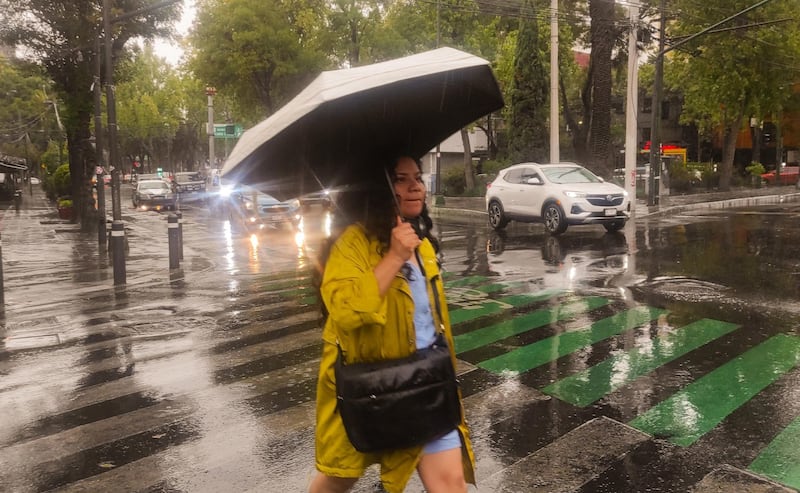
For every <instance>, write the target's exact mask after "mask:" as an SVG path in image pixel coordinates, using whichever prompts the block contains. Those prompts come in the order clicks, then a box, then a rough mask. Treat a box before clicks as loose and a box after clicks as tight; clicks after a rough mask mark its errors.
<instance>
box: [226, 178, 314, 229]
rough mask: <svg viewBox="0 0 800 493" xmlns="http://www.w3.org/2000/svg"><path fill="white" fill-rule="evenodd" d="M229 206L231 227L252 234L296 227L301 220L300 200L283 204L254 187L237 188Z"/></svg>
mask: <svg viewBox="0 0 800 493" xmlns="http://www.w3.org/2000/svg"><path fill="white" fill-rule="evenodd" d="M227 205H228V219H229V220H230V221H231V225H232V226H233V227H238V228H240V229H243V230H245V231H248V232H251V233H256V232H259V231H264V230H266V229H277V228H280V227H284V228H285V227H294V226H296V225H297V223H298V221H299V219H300V201H299V200H297V199H292V200H288V201H286V202H282V201H280V200H278V199H276V198H275V197H273V196H272V195H269V194H267V193H264V192H261V191H259V190H256V189H255V188H252V187H246V186H240V187H237V188H236V189H235V190H233V191H232V192H231V193H230V195H229V196H228V201H227Z"/></svg>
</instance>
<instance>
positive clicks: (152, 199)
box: [133, 180, 177, 211]
mask: <svg viewBox="0 0 800 493" xmlns="http://www.w3.org/2000/svg"><path fill="white" fill-rule="evenodd" d="M176 204H177V196H176V195H175V192H173V191H172V186H170V184H169V183H167V182H166V181H164V180H139V181H137V182H136V189H135V190H134V191H133V206H134V207H136V208H137V209H141V210H144V211H146V210H157V211H160V210H162V209H171V210H175V208H176Z"/></svg>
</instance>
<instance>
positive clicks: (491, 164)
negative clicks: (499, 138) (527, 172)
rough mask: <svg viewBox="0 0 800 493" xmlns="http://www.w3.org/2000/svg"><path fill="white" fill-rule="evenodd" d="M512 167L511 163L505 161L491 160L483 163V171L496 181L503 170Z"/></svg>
mask: <svg viewBox="0 0 800 493" xmlns="http://www.w3.org/2000/svg"><path fill="white" fill-rule="evenodd" d="M510 165H511V163H510V162H508V161H505V160H491V159H487V160H486V161H484V162H483V163H481V171H482V172H483V174H485V175H486V176H487V177H489V178H491V179H494V178H495V177H496V176H497V173H498V172H499V171H500V170H501V169H505V168H508V167H509V166H510Z"/></svg>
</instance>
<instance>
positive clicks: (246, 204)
mask: <svg viewBox="0 0 800 493" xmlns="http://www.w3.org/2000/svg"><path fill="white" fill-rule="evenodd" d="M244 208H245V209H247V210H248V211H252V210H253V203H252V202H250V201H249V200H245V201H244Z"/></svg>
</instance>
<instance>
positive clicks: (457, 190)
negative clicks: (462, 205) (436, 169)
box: [442, 168, 467, 197]
mask: <svg viewBox="0 0 800 493" xmlns="http://www.w3.org/2000/svg"><path fill="white" fill-rule="evenodd" d="M466 187H467V180H466V179H465V178H464V170H462V169H459V168H450V169H448V170H447V171H445V172H444V173H443V176H442V194H443V195H448V196H450V197H459V196H462V195H464V192H465V190H466Z"/></svg>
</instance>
